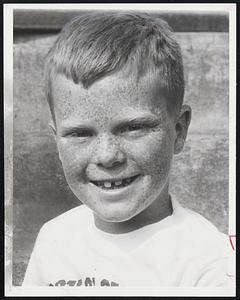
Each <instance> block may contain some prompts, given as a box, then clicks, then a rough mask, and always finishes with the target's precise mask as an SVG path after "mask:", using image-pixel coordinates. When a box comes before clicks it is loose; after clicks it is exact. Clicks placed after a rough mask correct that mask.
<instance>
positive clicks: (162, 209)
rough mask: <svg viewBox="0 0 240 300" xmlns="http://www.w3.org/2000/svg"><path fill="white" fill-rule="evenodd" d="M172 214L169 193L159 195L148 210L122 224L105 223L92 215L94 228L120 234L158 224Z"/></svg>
mask: <svg viewBox="0 0 240 300" xmlns="http://www.w3.org/2000/svg"><path fill="white" fill-rule="evenodd" d="M172 212H173V208H172V201H171V196H170V195H169V193H166V194H165V195H160V196H159V197H158V198H157V199H156V200H155V201H154V202H153V203H152V204H151V205H150V206H149V207H148V208H146V209H145V210H144V211H142V212H141V213H139V214H138V215H136V216H134V217H133V218H131V219H130V220H127V221H123V222H107V221H105V220H102V219H100V218H99V217H98V216H97V215H94V221H95V226H96V227H97V228H98V229H100V230H102V231H105V232H108V233H113V234H121V233H127V232H131V231H134V230H136V229H139V228H141V227H144V226H146V225H149V224H153V223H156V222H159V221H161V220H163V219H165V218H166V217H168V216H170V215H171V214H172Z"/></svg>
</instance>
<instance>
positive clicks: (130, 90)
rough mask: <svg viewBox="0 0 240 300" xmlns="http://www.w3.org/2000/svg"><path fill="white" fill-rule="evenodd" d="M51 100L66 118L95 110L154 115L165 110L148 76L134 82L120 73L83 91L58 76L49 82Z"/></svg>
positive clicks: (155, 83) (157, 87)
mask: <svg viewBox="0 0 240 300" xmlns="http://www.w3.org/2000/svg"><path fill="white" fill-rule="evenodd" d="M52 96H53V103H54V107H55V109H57V110H59V111H60V112H61V113H62V114H64V116H65V117H67V115H69V114H72V113H74V112H77V111H78V110H81V111H83V112H84V111H85V110H86V109H87V110H91V109H93V108H94V107H95V108H97V109H99V110H100V111H101V110H102V109H103V110H106V109H111V108H112V109H114V108H116V109H117V110H124V108H126V109H129V108H130V107H132V108H134V109H136V110H137V109H138V108H139V109H140V108H142V109H147V110H149V109H150V110H151V111H152V112H153V113H156V114H158V113H162V110H163V109H165V108H166V100H165V98H164V96H163V93H162V91H161V84H159V80H156V79H153V78H152V77H151V76H145V77H143V78H141V79H140V80H138V81H137V80H136V78H135V77H134V76H128V77H127V78H126V77H124V76H123V75H122V74H121V73H115V74H112V75H110V76H106V77H103V78H101V79H99V80H97V81H96V82H94V83H93V84H92V85H91V86H90V87H88V88H84V87H83V85H82V84H81V83H78V84H75V83H74V82H73V81H72V80H71V79H67V78H66V77H65V76H64V75H62V74H57V75H56V76H55V77H54V78H53V79H52Z"/></svg>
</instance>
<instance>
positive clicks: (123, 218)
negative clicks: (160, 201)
mask: <svg viewBox="0 0 240 300" xmlns="http://www.w3.org/2000/svg"><path fill="white" fill-rule="evenodd" d="M134 216H135V214H133V215H132V214H124V213H119V212H116V213H108V214H106V213H104V214H94V218H95V220H98V221H99V222H105V223H121V222H127V221H129V220H131V219H132V218H133V217H134Z"/></svg>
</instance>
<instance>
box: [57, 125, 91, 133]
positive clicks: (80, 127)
mask: <svg viewBox="0 0 240 300" xmlns="http://www.w3.org/2000/svg"><path fill="white" fill-rule="evenodd" d="M72 130H90V131H95V129H94V126H93V125H91V124H76V125H74V124H69V125H68V124H63V125H62V126H61V128H60V131H61V132H69V131H72Z"/></svg>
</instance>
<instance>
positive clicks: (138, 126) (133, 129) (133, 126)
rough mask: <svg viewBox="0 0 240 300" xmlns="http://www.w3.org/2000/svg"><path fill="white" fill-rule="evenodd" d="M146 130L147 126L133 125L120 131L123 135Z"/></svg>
mask: <svg viewBox="0 0 240 300" xmlns="http://www.w3.org/2000/svg"><path fill="white" fill-rule="evenodd" d="M142 129H145V126H144V125H142V124H132V125H127V126H125V127H123V128H122V129H121V130H120V131H121V133H123V132H131V131H137V130H142Z"/></svg>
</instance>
